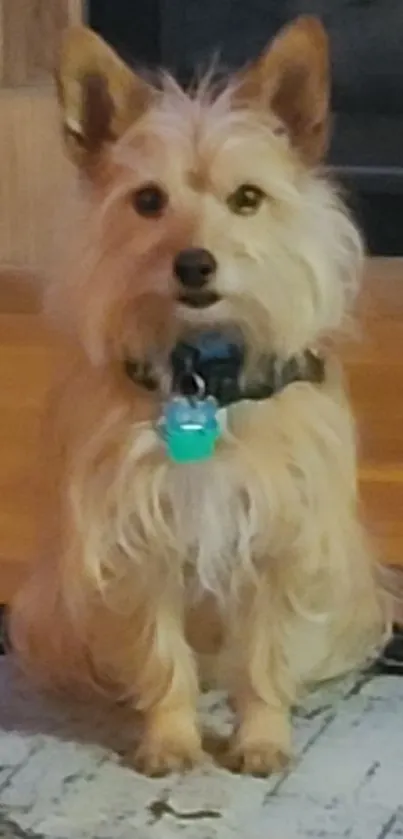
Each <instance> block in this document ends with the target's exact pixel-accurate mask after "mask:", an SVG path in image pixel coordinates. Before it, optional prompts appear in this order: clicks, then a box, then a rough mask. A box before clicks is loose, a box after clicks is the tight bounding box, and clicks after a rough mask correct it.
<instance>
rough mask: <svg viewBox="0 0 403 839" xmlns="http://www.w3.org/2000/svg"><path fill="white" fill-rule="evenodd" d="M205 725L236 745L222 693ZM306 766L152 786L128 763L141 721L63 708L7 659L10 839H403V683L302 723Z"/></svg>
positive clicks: (4, 729) (343, 688)
mask: <svg viewBox="0 0 403 839" xmlns="http://www.w3.org/2000/svg"><path fill="white" fill-rule="evenodd" d="M200 713H201V716H202V718H203V721H204V723H205V725H207V726H208V727H209V728H210V729H211V728H212V729H214V730H215V731H216V733H219V734H222V735H226V734H227V733H228V731H229V724H230V716H229V712H228V710H227V707H226V705H225V702H224V699H223V697H222V696H221V695H220V694H214V693H211V694H207V695H206V696H204V697H202V700H201V707H200ZM295 728H296V737H295V739H296V750H297V755H298V757H297V760H296V762H295V764H294V767H293V769H292V771H291V772H290V773H289V774H287V775H286V776H284V777H273V778H270V779H268V780H259V779H255V778H248V777H238V776H234V775H231V774H230V773H228V772H226V771H225V770H224V769H220V768H210V769H208V770H205V771H203V772H200V771H197V772H196V771H195V772H193V773H191V774H189V775H187V776H184V777H178V776H173V777H171V778H163V779H158V780H151V779H148V778H143V777H141V776H139V775H137V774H136V773H135V772H134V771H133V770H131V769H130V768H127V767H125V766H124V763H123V762H122V761H121V760H120V759H119V757H118V755H119V754H121V753H122V750H123V748H124V745H125V744H126V745H127V743H129V742H130V741H131V739H133V738H134V737H135V728H134V724H133V719H132V718H131V715H130V714H129V713H128V712H127V711H125V710H123V709H120V710H119V711H117V710H116V709H113V710H109V711H106V710H105V709H101V708H93V707H92V708H91V709H88V708H86V707H84V706H74V707H71V706H70V707H69V708H66V707H62V706H60V705H59V706H56V705H54V704H51V703H50V702H49V700H45V699H44V698H43V697H40V696H39V695H37V694H35V692H34V691H33V689H32V687H28V686H27V685H26V684H24V683H23V681H22V680H21V678H20V677H19V676H17V674H16V673H15V671H14V669H13V667H12V664H11V663H10V662H9V661H7V660H6V659H2V660H1V661H0V839H177V838H178V837H181V839H308V837H309V839H344V837H346V839H397V837H403V679H402V678H399V677H393V676H378V677H373V678H371V679H369V678H363V677H360V679H358V680H352V679H350V680H347V681H346V682H343V683H342V684H338V685H333V686H331V687H329V688H327V689H326V690H324V691H322V690H321V691H320V692H318V693H316V694H314V695H313V696H311V697H310V698H309V700H308V701H307V703H306V704H305V706H304V708H302V709H301V710H300V711H299V712H298V714H297V715H296V720H295Z"/></svg>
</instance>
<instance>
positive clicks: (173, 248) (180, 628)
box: [12, 19, 383, 772]
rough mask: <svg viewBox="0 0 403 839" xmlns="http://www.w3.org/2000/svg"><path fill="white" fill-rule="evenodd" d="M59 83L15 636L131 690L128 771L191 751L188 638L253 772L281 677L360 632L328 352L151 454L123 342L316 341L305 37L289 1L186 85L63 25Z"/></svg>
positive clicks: (362, 640) (337, 650) (272, 734)
mask: <svg viewBox="0 0 403 839" xmlns="http://www.w3.org/2000/svg"><path fill="white" fill-rule="evenodd" d="M59 90H60V98H61V101H62V105H63V110H64V115H65V117H64V118H65V130H66V133H67V135H68V144H69V147H70V149H71V151H72V153H73V156H74V157H75V159H76V160H77V161H78V163H79V165H80V166H81V169H82V172H83V179H84V180H85V182H86V189H85V197H84V198H83V199H82V200H83V205H84V213H80V214H78V213H77V218H80V219H81V220H82V219H83V218H84V219H85V223H84V224H82V223H81V221H80V224H79V228H80V229H79V230H78V231H77V234H76V237H75V241H76V243H77V248H73V249H72V250H73V251H74V252H72V254H71V255H70V256H71V258H69V259H68V260H67V269H66V270H65V271H64V273H63V277H62V278H61V280H60V282H59V283H56V284H55V285H54V286H53V287H52V289H51V290H50V293H49V295H48V305H49V308H50V309H52V311H53V312H54V313H56V314H58V315H59V316H60V317H61V318H62V319H65V320H66V321H67V322H68V324H69V325H72V326H73V334H72V343H73V344H74V346H75V352H74V356H75V358H74V360H73V358H71V371H70V373H69V376H68V377H67V378H66V379H63V385H62V392H61V396H60V397H59V399H58V402H57V407H56V410H55V412H54V413H53V416H52V421H53V424H54V427H55V428H56V429H57V438H56V445H57V455H56V457H55V462H57V463H58V467H59V469H60V472H59V476H58V482H57V487H56V488H55V491H54V493H53V495H54V500H55V501H56V506H57V511H56V513H55V521H56V522H57V528H56V529H57V533H56V534H54V535H55V537H56V547H55V539H53V540H52V547H51V550H50V551H49V554H50V555H51V556H50V557H49V558H48V559H47V560H46V562H44V563H43V564H42V565H41V566H39V567H38V570H37V572H36V574H35V576H34V579H33V580H32V581H31V582H30V584H29V585H28V586H27V587H26V589H25V590H24V591H23V592H22V593H21V595H20V597H19V599H18V600H17V603H16V604H15V608H14V615H13V620H12V635H13V639H14V644H15V646H16V648H17V650H19V651H20V654H21V656H22V658H24V659H25V660H26V662H27V663H28V664H31V666H32V667H33V669H34V671H35V672H36V673H37V674H38V675H39V676H40V677H41V679H42V680H43V681H45V682H46V683H50V684H53V685H59V686H62V687H67V686H68V685H73V686H75V687H76V688H77V689H80V688H81V687H83V686H85V685H88V686H90V687H91V686H92V687H95V686H97V687H101V688H102V689H103V690H108V691H109V690H110V691H112V692H113V693H114V694H115V695H116V696H125V697H126V698H127V699H128V700H130V701H132V702H133V704H134V705H135V706H136V707H137V708H139V709H141V710H143V711H144V713H145V719H146V728H145V734H144V737H143V740H142V743H141V745H140V749H139V751H138V753H137V761H138V763H139V764H140V765H141V766H142V767H143V768H144V769H145V770H146V771H150V772H155V771H164V770H166V769H170V768H177V767H182V766H186V765H188V764H192V763H194V762H195V761H198V760H199V759H200V757H201V756H202V747H201V740H200V735H199V732H198V727H197V722H196V711H195V707H196V699H197V691H198V678H197V666H196V659H195V656H194V654H193V652H192V648H191V645H190V643H188V642H189V639H193V640H195V645H196V646H198V647H199V648H203V650H205V649H207V650H210V647H211V646H213V647H214V648H215V652H221V653H222V654H223V661H224V664H223V667H222V668H221V675H222V673H225V681H226V684H227V686H228V688H229V690H230V694H231V698H232V700H233V702H234V705H235V708H236V711H237V714H238V717H239V723H238V726H237V730H236V734H235V739H234V744H233V748H232V759H233V761H234V763H235V765H237V766H240V767H241V768H243V769H245V770H246V771H258V772H266V771H270V770H272V769H273V768H276V767H279V766H281V764H282V762H283V760H284V758H286V757H287V755H288V754H289V752H290V724H289V711H290V707H291V706H292V704H293V703H294V702H295V700H296V698H297V697H298V695H299V693H300V691H301V689H302V688H303V687H304V686H306V685H308V684H309V683H312V682H316V681H319V680H322V679H327V678H331V677H333V676H336V675H338V674H340V673H342V672H343V671H345V670H347V669H349V668H354V667H357V666H359V665H361V664H362V663H363V662H364V661H365V659H366V657H367V656H368V655H371V654H372V653H373V651H374V650H375V648H376V646H377V644H378V643H379V641H380V639H381V635H382V631H383V616H382V610H381V605H380V598H379V595H378V592H377V588H376V585H375V577H374V567H373V562H372V557H371V552H370V550H369V548H368V544H367V540H366V536H365V534H364V532H363V529H362V527H361V524H360V522H359V518H358V514H357V500H356V460H355V439H354V438H355V435H354V425H353V421H352V418H351V414H350V409H349V406H348V403H347V401H346V398H345V396H344V389H343V383H342V379H341V375H340V372H339V371H338V368H337V364H336V363H335V362H334V361H333V360H332V359H330V356H329V355H327V356H326V375H325V381H324V382H323V383H322V384H320V385H319V384H312V383H309V382H306V381H301V382H298V383H294V384H291V385H289V386H288V387H286V388H285V389H284V390H283V391H282V392H281V393H280V394H278V395H277V396H275V397H274V398H272V399H266V400H262V401H243V402H239V403H237V404H235V405H232V406H231V407H230V408H229V409H228V410H225V411H224V412H223V416H222V421H223V430H222V435H221V439H220V440H219V443H218V446H217V451H216V453H215V455H214V456H213V457H212V458H211V459H210V460H206V461H205V462H202V463H190V464H176V463H173V462H171V461H170V460H169V458H168V457H167V455H166V452H165V451H164V447H163V445H162V442H161V439H160V438H159V435H158V433H157V431H156V429H155V422H156V420H157V419H158V417H159V414H160V411H161V398H162V397H161V392H160V390H159V389H158V388H157V391H156V392H154V391H152V390H150V391H148V390H147V389H144V388H142V387H141V385H138V384H135V383H133V382H132V381H130V380H129V378H128V377H127V376H126V375H125V372H124V360H125V357H127V356H128V355H129V356H130V357H135V358H136V359H140V360H141V361H142V362H145V361H147V363H149V364H151V366H152V365H154V372H155V375H156V378H157V383H158V381H159V379H158V375H159V372H158V371H160V370H161V366H162V367H163V366H164V363H165V362H166V359H167V357H168V355H167V352H168V351H169V349H170V348H171V347H172V346H173V345H174V343H175V340H176V339H177V337H178V336H180V335H181V334H182V333H183V330H184V329H186V328H188V327H189V326H190V325H192V326H195V325H197V326H200V327H201V326H204V325H206V324H207V325H208V326H210V325H214V326H215V327H216V328H217V327H218V328H220V327H221V325H224V324H228V323H236V324H237V325H238V326H240V328H241V329H242V331H243V334H244V336H245V343H246V345H247V348H248V365H247V372H246V375H248V374H249V373H248V371H249V372H250V371H251V370H253V364H254V358H255V356H256V354H257V353H259V352H260V351H263V350H266V351H269V352H274V353H275V354H276V355H277V356H278V357H279V358H284V359H287V358H289V357H290V356H294V355H295V356H296V357H299V356H300V355H301V354H302V353H303V352H305V350H306V349H307V348H312V347H315V348H317V347H319V352H321V345H322V342H323V341H324V340H327V339H328V338H329V336H331V335H332V334H333V333H334V332H335V331H337V330H338V329H339V328H340V327H341V326H342V325H343V323H344V321H345V317H346V315H348V312H349V308H350V305H351V302H352V301H353V299H354V295H355V291H356V289H357V276H358V273H359V268H360V261H361V246H360V240H359V237H358V235H357V233H356V231H355V228H354V226H353V225H352V223H351V221H350V220H349V218H348V216H347V215H346V213H345V212H344V209H343V207H342V206H341V204H340V202H339V199H338V198H337V196H336V194H335V192H334V190H333V188H332V187H331V186H330V185H329V184H328V183H327V182H326V180H325V179H324V178H323V177H322V176H321V175H320V174H318V172H317V170H316V163H317V161H318V159H319V157H320V155H321V153H322V152H323V148H324V145H325V141H326V134H327V130H326V126H327V99H328V80H327V52H326V40H325V36H324V34H323V31H322V29H321V27H320V25H319V24H318V23H317V22H316V21H314V20H311V19H302V20H300V21H298V22H297V23H296V24H295V25H294V26H293V27H291V28H290V29H289V30H287V31H286V32H285V33H284V34H281V35H280V36H279V37H278V39H277V40H276V41H275V43H274V45H273V46H272V48H271V49H270V51H269V52H268V53H267V54H266V55H265V56H264V57H263V58H262V59H260V61H259V62H257V64H256V65H255V66H253V67H252V68H250V69H249V70H248V71H246V73H245V74H244V75H243V76H240V77H239V79H237V81H236V83H234V85H232V86H230V87H228V89H226V90H224V91H221V92H220V93H218V94H216V95H212V94H211V92H209V91H208V90H207V89H203V88H202V89H200V90H198V91H197V92H196V93H195V95H194V96H187V95H185V94H184V93H183V92H182V91H180V90H179V89H178V88H177V87H176V86H175V85H174V84H173V83H172V82H171V81H170V80H168V81H165V82H164V84H163V85H162V88H161V89H160V90H159V91H155V90H154V89H151V88H149V87H148V85H146V83H144V82H141V81H140V80H139V79H137V78H136V77H135V76H134V75H132V74H131V72H130V71H129V70H128V69H127V68H126V67H125V66H124V65H123V64H121V63H120V61H119V60H118V59H117V58H116V57H115V56H114V55H113V53H112V52H111V51H109V50H108V48H107V47H106V46H105V45H104V44H103V43H102V42H100V41H99V40H98V39H97V38H95V36H93V35H91V33H88V32H86V31H85V30H78V31H76V32H74V33H73V34H72V35H71V36H70V39H69V40H68V41H67V45H66V48H65V51H64V54H63V59H62V66H61V74H60V79H59ZM256 185H258V186H256ZM68 244H69V248H71V242H69V243H68ZM195 246H197V248H198V250H197V251H196V250H195ZM190 248H192V250H191V258H192V260H193V262H192V265H191V273H190V274H189V270H190V269H189V265H188V264H187V268H186V271H185V269H184V259H183V258H182V257H183V254H185V256H186V260H189V249H190ZM200 248H203V251H201V250H200ZM178 254H179V255H180V257H181V263H180V266H179V267H178ZM200 254H201V256H200ZM206 254H207V256H206ZM196 257H197V259H203V260H204V262H203V264H202V265H201V267H200V265H199V263H197V262H196V268H195V263H194V259H196ZM206 259H207V260H208V264H207V268H206ZM186 260H185V261H186ZM173 265H174V266H175V267H174V271H173V268H172V266H173ZM64 267H65V266H64ZM199 269H200V271H199ZM201 269H202V270H201ZM195 270H196V274H195ZM198 271H199V273H197V272H198ZM186 272H187V273H186ZM202 274H203V279H202V277H201V275H202ZM206 274H208V283H209V285H208V289H207V290H206V288H205V286H204V284H206V283H207V280H206V277H205V275H206ZM189 277H190V279H191V282H190V281H189ZM202 283H203V288H201V285H202ZM178 288H179V289H180V291H178ZM206 295H209V297H208V296H206ZM72 356H73V354H72ZM55 550H56V554H55ZM212 621H214V627H217V633H215V632H214V638H213V643H212V645H211V644H210V641H209V638H208V637H207V636H208V635H209V632H210V634H211V626H212ZM186 626H187V629H188V634H187V631H186Z"/></svg>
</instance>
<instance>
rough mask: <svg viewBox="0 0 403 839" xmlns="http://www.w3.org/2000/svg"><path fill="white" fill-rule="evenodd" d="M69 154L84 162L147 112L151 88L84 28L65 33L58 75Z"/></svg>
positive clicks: (74, 28)
mask: <svg viewBox="0 0 403 839" xmlns="http://www.w3.org/2000/svg"><path fill="white" fill-rule="evenodd" d="M56 83H57V90H58V96H59V102H60V105H61V109H62V119H63V132H64V135H65V138H66V144H67V149H68V152H69V154H70V157H72V158H73V160H74V161H75V162H77V163H78V164H81V165H84V164H85V163H86V162H88V161H89V160H91V159H93V157H94V156H95V155H98V154H99V152H100V151H101V150H102V149H103V147H104V146H105V144H106V143H108V142H113V141H114V140H116V139H117V138H118V137H120V136H121V135H122V134H123V133H124V131H126V129H127V128H128V127H129V126H130V125H131V124H132V123H133V122H134V121H135V120H136V119H137V118H138V117H139V116H141V114H142V113H143V112H144V111H145V109H146V108H147V105H148V104H149V101H150V99H151V97H152V95H153V91H152V88H151V87H150V86H149V85H148V84H147V83H146V82H145V81H144V80H143V79H141V78H139V77H138V76H136V75H135V73H133V72H132V70H131V69H130V68H129V67H128V66H127V65H126V64H125V63H124V61H122V60H121V58H119V56H118V55H117V54H116V53H115V52H114V50H113V49H112V48H111V47H109V46H108V44H106V43H105V41H103V40H102V38H100V37H99V36H98V35H96V34H95V32H92V31H91V30H90V29H87V28H86V27H84V26H77V27H73V28H71V29H69V30H68V31H67V33H66V35H65V37H64V40H63V43H62V47H61V52H60V61H59V67H58V70H57V73H56Z"/></svg>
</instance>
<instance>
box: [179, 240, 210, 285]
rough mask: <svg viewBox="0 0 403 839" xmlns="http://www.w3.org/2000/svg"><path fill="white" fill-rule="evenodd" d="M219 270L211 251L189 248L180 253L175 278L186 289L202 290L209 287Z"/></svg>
mask: <svg viewBox="0 0 403 839" xmlns="http://www.w3.org/2000/svg"><path fill="white" fill-rule="evenodd" d="M216 268H217V263H216V261H215V259H214V256H213V254H212V253H210V251H208V250H205V249H204V248H188V250H183V251H180V252H179V253H178V255H177V256H176V259H175V262H174V272H175V276H176V277H177V278H178V280H179V281H180V282H181V284H182V285H183V286H185V288H188V289H195V290H198V289H201V288H204V286H206V285H207V283H208V282H209V280H210V279H211V278H212V276H213V274H214V273H215V271H216Z"/></svg>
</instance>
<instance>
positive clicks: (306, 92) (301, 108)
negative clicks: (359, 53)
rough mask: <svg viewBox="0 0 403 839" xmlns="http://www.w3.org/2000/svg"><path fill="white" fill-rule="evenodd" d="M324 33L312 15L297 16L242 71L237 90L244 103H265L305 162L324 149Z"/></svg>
mask: <svg viewBox="0 0 403 839" xmlns="http://www.w3.org/2000/svg"><path fill="white" fill-rule="evenodd" d="M329 65H330V61H329V48H328V38H327V35H326V32H325V30H324V28H323V26H322V24H321V22H320V21H319V20H318V18H315V17H310V16H303V17H300V18H297V19H296V20H295V21H294V22H292V23H291V24H289V25H288V26H286V27H284V29H282V30H280V32H279V34H278V35H277V36H276V38H275V39H274V41H273V42H272V43H271V44H270V45H269V48H268V49H267V51H266V52H265V53H263V54H262V55H261V56H260V58H259V59H258V60H257V61H256V62H255V63H254V64H252V65H251V66H250V67H249V68H247V70H246V71H245V72H244V74H243V76H242V77H241V79H240V85H239V88H238V91H237V94H236V95H237V97H238V99H239V100H240V101H241V102H243V103H245V104H248V105H252V106H257V107H263V108H268V109H270V110H272V111H273V112H274V113H275V114H276V115H277V116H278V117H279V119H280V120H281V122H282V123H283V125H284V127H285V128H286V130H287V132H288V134H289V136H290V139H291V142H292V144H293V145H294V146H295V147H296V148H297V149H298V151H299V153H300V155H301V157H302V158H303V160H304V161H305V162H306V163H308V164H309V165H314V164H315V163H317V162H318V161H319V160H320V159H321V158H322V157H323V155H324V154H325V152H326V148H327V142H328V130H329V99H330V66H329Z"/></svg>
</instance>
